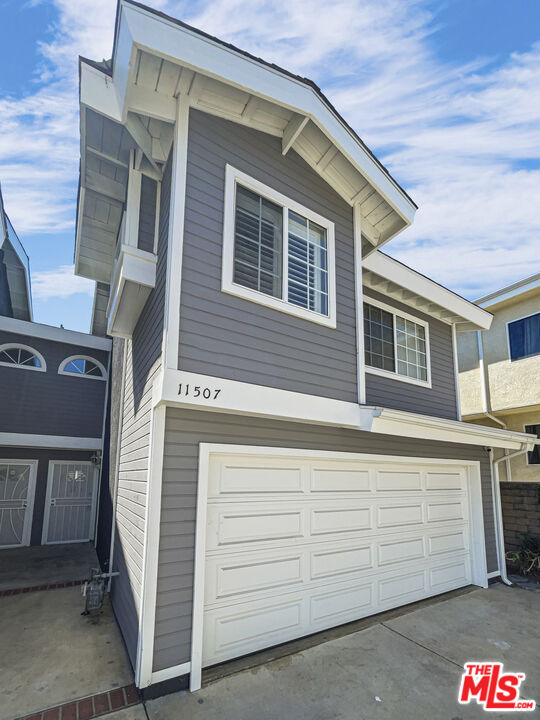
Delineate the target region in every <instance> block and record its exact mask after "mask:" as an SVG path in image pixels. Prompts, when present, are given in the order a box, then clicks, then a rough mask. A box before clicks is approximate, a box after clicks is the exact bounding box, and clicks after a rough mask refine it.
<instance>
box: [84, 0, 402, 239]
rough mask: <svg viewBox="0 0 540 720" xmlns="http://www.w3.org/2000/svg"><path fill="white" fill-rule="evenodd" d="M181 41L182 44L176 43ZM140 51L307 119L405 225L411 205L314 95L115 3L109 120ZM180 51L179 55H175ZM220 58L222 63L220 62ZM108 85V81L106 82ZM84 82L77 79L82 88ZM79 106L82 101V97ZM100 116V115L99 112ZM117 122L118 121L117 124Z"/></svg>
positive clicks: (122, 101)
mask: <svg viewBox="0 0 540 720" xmlns="http://www.w3.org/2000/svg"><path fill="white" fill-rule="evenodd" d="M179 38H181V41H180V40H179ZM137 48H138V49H141V50H145V51H147V52H150V53H153V54H155V55H158V56H160V57H163V58H166V59H168V60H170V61H172V62H176V63H180V64H182V65H185V66H186V67H189V68H190V69H192V70H194V71H196V72H201V73H202V74H205V75H209V76H210V77H214V78H216V79H217V80H222V81H225V82H227V83H229V84H231V85H233V86H235V87H238V88H240V89H243V90H245V91H246V92H251V93H254V94H256V95H259V96H261V97H263V98H266V99H267V100H269V101H270V102H274V103H277V104H279V105H282V106H284V107H287V108H288V109H290V110H291V111H293V112H297V113H300V114H303V115H305V116H307V117H309V118H310V119H311V120H312V121H313V122H314V123H315V124H316V125H317V126H318V127H319V128H320V129H321V130H322V131H323V132H324V133H325V134H326V135H328V136H329V138H330V139H331V140H332V142H334V143H335V145H336V147H338V148H339V150H340V151H341V152H342V153H343V154H344V155H345V156H346V157H347V159H348V160H349V161H350V162H351V163H352V164H353V166H354V167H355V168H356V169H357V170H358V172H360V173H361V174H362V175H363V176H364V177H365V178H366V179H367V180H368V181H369V182H370V183H371V184H372V185H373V187H375V188H376V189H377V191H378V192H379V193H380V194H381V196H382V197H383V198H384V199H385V200H386V201H387V202H388V203H389V204H390V205H391V206H392V207H393V208H394V210H395V211H396V212H397V213H398V214H399V215H400V217H401V218H402V219H403V220H404V222H405V224H406V225H410V224H411V223H412V221H413V219H414V215H415V212H416V205H415V204H414V203H413V201H412V200H411V199H410V198H409V197H408V196H407V195H406V193H405V192H404V191H403V190H402V189H401V188H400V187H399V185H398V184H397V183H396V182H395V181H394V180H393V179H391V178H390V177H389V176H388V175H387V174H386V173H385V172H384V170H383V169H382V168H381V167H379V165H378V164H377V162H376V161H375V160H374V159H373V158H372V157H371V156H370V154H369V153H368V152H367V151H366V150H365V149H364V148H363V147H362V146H361V145H360V144H359V143H358V140H357V139H356V138H354V137H353V135H352V134H351V131H350V130H349V129H348V128H347V127H346V126H345V125H344V124H343V122H342V121H341V120H340V119H339V118H338V117H336V115H335V114H334V113H332V112H331V110H330V108H328V107H327V106H326V105H325V104H324V103H323V102H322V100H321V98H320V97H318V95H317V94H316V92H315V90H314V89H313V88H312V87H310V86H308V85H306V84H305V83H302V82H300V81H299V80H296V79H295V78H292V77H286V76H284V75H283V74H281V73H279V72H278V71H277V70H276V69H274V68H272V67H267V66H264V65H262V64H261V63H258V62H257V61H256V60H253V59H251V58H248V57H245V56H243V55H241V54H240V53H238V52H235V51H234V50H232V49H229V48H227V47H225V46H223V45H220V44H218V43H217V42H215V41H212V40H210V39H209V38H206V37H204V36H202V35H198V34H196V33H195V32H192V31H190V30H189V29H187V28H184V27H181V26H179V25H175V24H173V23H172V22H171V21H168V20H166V19H165V18H162V17H160V16H157V15H154V14H152V13H151V11H149V10H148V11H147V10H144V9H143V8H140V7H138V6H135V5H131V4H125V3H122V2H121V3H120V8H119V20H118V25H117V35H116V37H115V45H114V56H113V78H114V88H115V92H116V98H117V103H118V109H117V110H116V111H115V113H114V115H115V116H114V115H112V114H110V112H111V109H112V108H111V107H110V106H109V112H106V113H105V114H108V115H109V117H114V119H118V114H117V113H118V111H119V114H120V117H121V118H124V117H125V115H126V114H127V110H128V108H127V107H126V97H127V92H128V80H129V77H130V74H131V73H132V72H133V71H134V62H133V60H134V54H135V52H136V49H137ZM180 49H181V53H180V52H179V50H180ZM224 54H227V61H226V62H224ZM109 81H110V78H109ZM82 82H83V78H81V83H82ZM81 102H83V98H82V94H81ZM98 111H99V110H98ZM120 121H121V120H120Z"/></svg>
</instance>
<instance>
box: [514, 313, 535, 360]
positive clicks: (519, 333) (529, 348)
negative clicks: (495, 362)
mask: <svg viewBox="0 0 540 720" xmlns="http://www.w3.org/2000/svg"><path fill="white" fill-rule="evenodd" d="M508 341H509V343H510V360H512V361H514V360H520V359H521V358H526V357H532V356H533V355H540V313H536V314H535V315H529V317H525V318H521V319H520V320H514V321H513V322H509V323H508Z"/></svg>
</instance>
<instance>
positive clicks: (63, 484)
mask: <svg viewBox="0 0 540 720" xmlns="http://www.w3.org/2000/svg"><path fill="white" fill-rule="evenodd" d="M97 483H98V472H97V469H96V468H95V466H94V465H92V463H91V462H71V461H64V460H61V461H60V460H53V461H51V462H50V463H49V476H48V480H47V496H46V499H45V517H44V520H43V539H42V542H43V544H44V545H45V544H46V545H50V544H54V543H73V542H85V541H88V540H92V539H93V537H94V519H95V514H96V499H97Z"/></svg>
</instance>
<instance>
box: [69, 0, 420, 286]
mask: <svg viewBox="0 0 540 720" xmlns="http://www.w3.org/2000/svg"><path fill="white" fill-rule="evenodd" d="M79 70H80V102H81V177H80V193H79V206H78V222H77V240H76V253H75V265H76V272H77V273H78V274H80V275H83V276H86V277H90V278H92V279H95V280H97V281H101V282H105V283H108V282H110V271H111V263H112V262H113V261H114V254H115V241H116V237H117V235H118V230H119V224H120V220H121V216H122V213H123V208H124V202H125V190H126V182H127V180H126V175H127V173H126V169H127V166H128V161H129V158H130V157H133V154H132V153H131V152H130V151H133V153H135V156H136V162H137V169H139V170H141V171H142V172H143V173H147V174H149V175H151V176H152V177H155V178H157V179H159V177H160V173H161V171H162V167H163V164H164V162H165V161H166V159H167V157H166V156H167V154H168V151H169V148H170V146H171V143H172V128H173V125H174V123H175V121H176V114H177V105H178V98H179V97H182V98H183V101H184V103H189V105H190V107H193V108H196V109H200V110H202V111H203V112H207V113H211V114H214V115H218V116H220V117H223V118H226V119H228V120H232V121H234V122H237V123H240V124H243V125H246V126H248V127H251V128H254V129H256V130H261V131H263V132H266V133H268V134H271V135H274V136H277V137H280V138H281V141H282V152H283V154H284V155H286V154H287V152H289V151H290V150H291V149H292V150H294V151H295V152H297V153H298V154H299V155H300V156H301V157H302V158H303V159H304V160H305V161H306V162H307V163H308V164H309V165H310V166H311V167H312V168H313V169H314V170H315V171H316V172H317V173H318V174H320V175H321V177H323V179H324V180H325V181H326V182H328V183H329V185H331V186H332V187H333V189H334V190H335V191H336V192H337V193H338V194H339V195H341V197H343V198H344V199H345V200H346V201H347V202H348V203H349V204H350V205H351V206H356V207H357V209H358V210H359V216H360V217H361V221H362V238H363V254H364V255H368V254H369V253H370V252H373V250H374V249H375V248H377V247H380V246H381V245H382V244H384V243H385V242H387V241H388V240H390V239H391V238H392V237H394V236H395V235H396V234H398V233H399V232H401V231H402V230H403V229H404V228H405V227H407V226H408V225H410V224H411V223H412V221H413V218H414V214H415V211H416V205H415V204H414V202H413V201H412V200H411V198H410V197H409V196H408V195H407V193H406V192H405V191H404V190H403V188H402V187H400V185H399V184H398V183H397V182H396V181H395V180H394V178H392V176H391V175H390V173H389V172H388V170H387V169H386V168H385V167H384V166H383V165H382V164H381V163H380V162H379V160H377V158H376V157H375V156H374V155H373V153H372V152H371V151H370V150H369V148H367V146H366V145H365V143H364V142H363V141H362V140H361V138H360V137H359V136H358V135H357V134H356V133H355V132H354V131H353V130H352V128H351V127H350V126H349V125H348V124H347V123H346V122H345V120H344V119H343V118H342V117H341V116H340V115H339V113H338V112H337V111H336V109H335V108H334V107H333V106H332V104H331V103H330V102H329V101H328V99H327V98H326V97H325V96H324V95H323V93H322V92H321V90H320V89H319V88H318V87H317V85H316V84H315V83H313V82H312V81H310V80H308V79H306V78H302V77H299V76H297V75H294V74H292V73H290V72H288V71H286V70H284V69H283V68H280V67H278V66H276V65H274V64H272V63H268V62H266V61H264V60H261V59H260V58H256V57H254V56H253V55H250V54H249V53H246V52H244V51H242V50H240V49H239V48H236V47H234V46H233V45H230V44H229V43H225V42H223V41H221V40H219V39H217V38H214V37H212V36H210V35H208V34H206V33H204V32H202V31H200V30H198V29H196V28H192V27H190V26H188V25H186V24H185V23H183V22H181V21H179V20H176V19H174V18H171V17H170V16H168V15H165V14H164V13H161V12H159V11H156V10H153V9H152V8H148V7H145V6H144V5H141V4H140V3H137V2H134V0H119V4H118V12H117V18H116V28H115V38H114V47H113V56H112V60H111V61H102V62H96V61H90V60H87V59H84V58H81V59H80V66H79ZM111 138H112V139H113V141H112V142H110V140H111ZM107 144H108V147H107ZM100 218H106V222H104V223H103V222H102V220H100ZM99 223H102V224H101V225H100V224H99Z"/></svg>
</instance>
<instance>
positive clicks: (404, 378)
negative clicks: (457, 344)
mask: <svg viewBox="0 0 540 720" xmlns="http://www.w3.org/2000/svg"><path fill="white" fill-rule="evenodd" d="M364 303H365V304H366V305H373V306H375V307H378V308H380V309H381V310H385V311H386V312H388V313H390V314H391V315H393V316H394V362H395V366H396V370H395V372H392V371H390V370H381V369H380V368H375V367H371V366H370V365H366V372H367V373H370V374H371V375H381V376H382V377H387V378H389V379H391V380H399V381H400V382H406V383H410V384H411V385H420V386H421V387H426V388H431V347H430V344H429V323H428V322H426V321H425V320H421V319H420V318H419V317H417V316H416V315H410V314H409V313H407V312H402V311H401V310H399V309H398V308H396V307H393V306H392V305H387V304H386V303H384V302H381V301H380V300H376V299H375V298H372V297H370V296H369V295H366V296H365V297H364ZM362 313H363V306H362ZM396 316H399V317H402V318H405V320H410V322H413V323H415V324H416V325H420V326H421V327H423V328H424V342H425V343H426V371H427V380H420V379H419V378H411V377H409V376H408V375H401V374H400V373H398V371H397V363H398V356H397V328H396V322H395V317H396Z"/></svg>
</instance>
